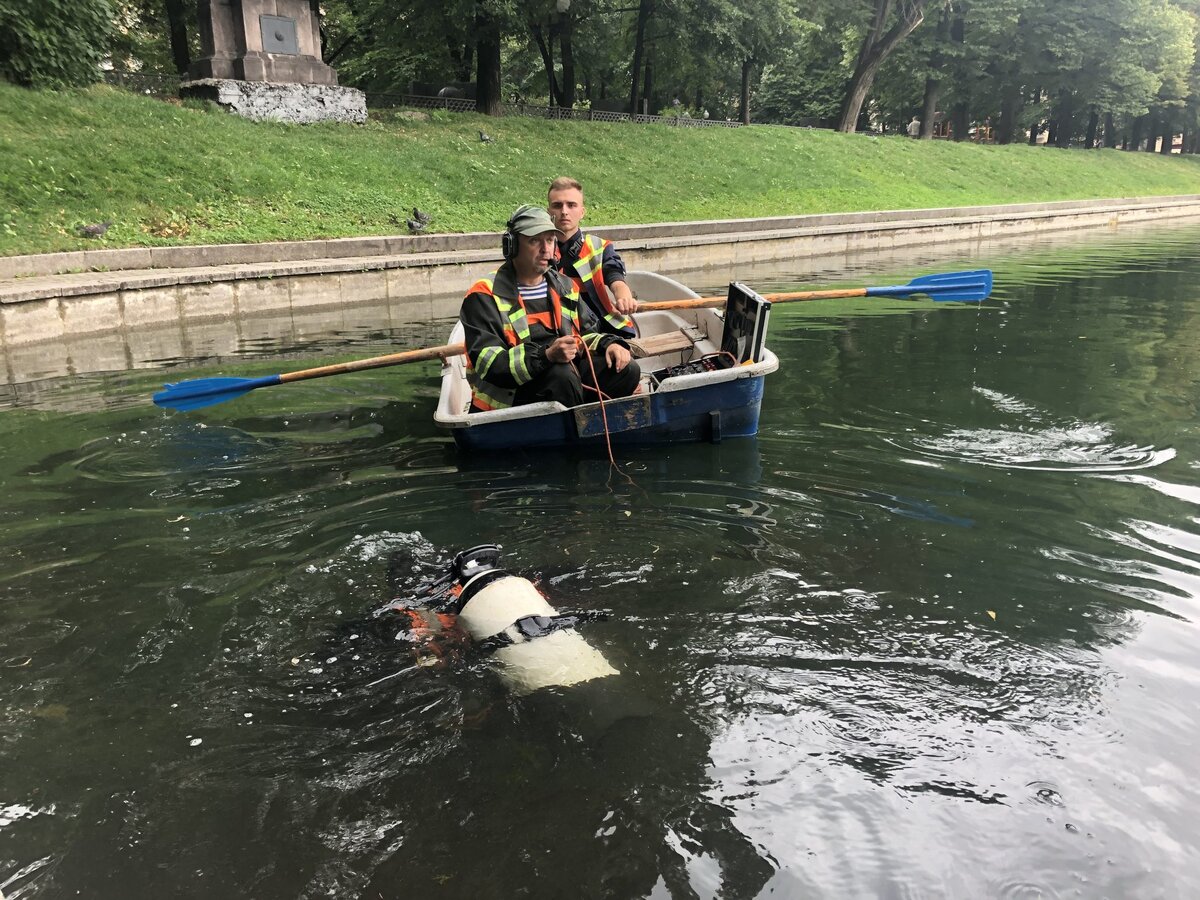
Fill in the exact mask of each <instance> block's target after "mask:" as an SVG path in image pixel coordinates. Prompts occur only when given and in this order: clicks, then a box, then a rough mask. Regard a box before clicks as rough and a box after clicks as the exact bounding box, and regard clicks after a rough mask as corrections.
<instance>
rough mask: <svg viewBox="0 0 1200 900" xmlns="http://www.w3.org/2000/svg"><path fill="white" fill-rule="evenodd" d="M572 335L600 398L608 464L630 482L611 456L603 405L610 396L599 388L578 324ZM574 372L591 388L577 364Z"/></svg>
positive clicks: (583, 385)
mask: <svg viewBox="0 0 1200 900" xmlns="http://www.w3.org/2000/svg"><path fill="white" fill-rule="evenodd" d="M574 337H575V346H576V347H577V348H578V349H579V352H581V353H582V354H583V355H584V357H585V358H586V359H587V362H588V369H590V370H591V373H592V385H594V386H595V387H594V390H595V391H596V396H597V397H598V398H599V400H600V420H601V422H603V423H604V444H605V447H606V448H607V449H608V462H609V465H611V466H612V467H613V468H614V469H616V470H617V471H618V472H620V473H621V474H622V475H624V476H625V478H626V479H627V480H628V481H629V482H630V483H631V484H632V483H633V479H632V478H630V477H629V476H628V475H626V474H625V472H624V471H622V470H621V467H620V466H618V465H617V460H616V457H614V456H613V448H612V434H611V432H610V431H609V429H608V410H607V408H606V407H605V401H606V400H610V399H612V398H611V397H607V396H606V395H605V393H604V391H602V390H600V377H599V376H598V375H597V374H596V364H595V363H594V362H593V361H592V352H591V350H589V349H588V345H587V344H585V343H584V341H583V335H582V334H580V333H579V328H578V326H576V329H575V335H574ZM572 366H574V361H572ZM575 374H577V375H578V376H579V383H580V385H581V386H582V387H584V388H587V389H589V390H592V389H593V388H592V385H588V384H587V383H586V382H584V380H583V373H582V372H580V371H579V368H578V366H575Z"/></svg>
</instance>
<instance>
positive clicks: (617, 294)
mask: <svg viewBox="0 0 1200 900" xmlns="http://www.w3.org/2000/svg"><path fill="white" fill-rule="evenodd" d="M617 285H618V286H616V287H614V288H613V306H614V307H616V310H617V312H619V313H620V314H621V315H623V316H632V315H633V314H634V313H635V312H637V308H638V302H637V300H636V299H634V296H633V292H632V291H630V290H629V288H628V286H626V284H625V282H623V281H618V282H617Z"/></svg>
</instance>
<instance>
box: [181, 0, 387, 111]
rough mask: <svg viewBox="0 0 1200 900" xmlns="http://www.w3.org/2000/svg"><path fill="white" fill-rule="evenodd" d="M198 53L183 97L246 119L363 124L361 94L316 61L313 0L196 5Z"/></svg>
mask: <svg viewBox="0 0 1200 900" xmlns="http://www.w3.org/2000/svg"><path fill="white" fill-rule="evenodd" d="M197 12H198V14H199V19H200V42H201V44H202V45H203V53H202V55H201V56H200V57H199V58H198V59H197V60H196V61H195V62H193V63H192V66H191V69H190V70H189V72H188V77H189V80H188V81H186V82H184V84H183V85H182V86H181V88H180V93H181V94H182V95H183V96H187V97H201V98H203V99H206V100H212V101H214V102H216V103H218V104H220V105H221V106H223V107H225V108H226V109H229V110H230V111H231V112H235V113H237V114H238V115H242V116H246V117H247V118H250V119H260V120H261V119H275V120H279V121H283V122H330V121H332V122H365V121H366V119H367V102H366V97H365V95H364V94H363V93H362V91H358V90H355V89H353V88H346V87H339V86H338V83H337V73H336V72H335V71H334V70H333V69H331V68H330V67H329V66H327V65H325V63H324V62H322V61H321V31H320V23H319V21H318V16H317V3H316V0H198V2H197Z"/></svg>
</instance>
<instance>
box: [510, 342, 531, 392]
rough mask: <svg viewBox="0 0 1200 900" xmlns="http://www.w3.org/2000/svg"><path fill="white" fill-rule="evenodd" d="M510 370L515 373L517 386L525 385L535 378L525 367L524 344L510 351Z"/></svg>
mask: <svg viewBox="0 0 1200 900" xmlns="http://www.w3.org/2000/svg"><path fill="white" fill-rule="evenodd" d="M508 368H509V371H510V372H512V373H513V378H515V379H516V380H517V384H524V383H525V382H527V381H528V380H529V379H530V378H532V377H533V376H532V375H530V374H529V369H528V367H527V366H526V365H525V345H524V344H518V345H517V346H515V347H513V348H512V349H511V350H509V351H508Z"/></svg>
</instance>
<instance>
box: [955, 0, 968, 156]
mask: <svg viewBox="0 0 1200 900" xmlns="http://www.w3.org/2000/svg"><path fill="white" fill-rule="evenodd" d="M966 35H967V23H966V21H965V19H964V16H963V13H962V8H961V5H960V6H959V11H958V12H957V14H956V15H955V16H954V19H953V20H952V21H951V22H950V42H951V43H952V44H956V45H957V47H958V54H957V56H958V59H959V60H961V59H963V58H964V55H963V53H962V48H963V44H965V43H966ZM955 68H956V69H957V71H958V72H959V75H960V85H961V86H963V87H965V84H966V80H965V79H962V78H961V74H962V65H961V63H960V64H958V65H957V66H956V67H955ZM950 130H951V132H952V133H953V136H954V140H955V143H961V142H962V141H965V140H967V139H968V138H969V137H970V134H969V132H970V130H971V110H970V107H969V106H968V104H967V99H966V97H965V96H962V97H961V99H959V100H958V102H957V103H955V104H954V106H953V107H952V108H951V109H950Z"/></svg>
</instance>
